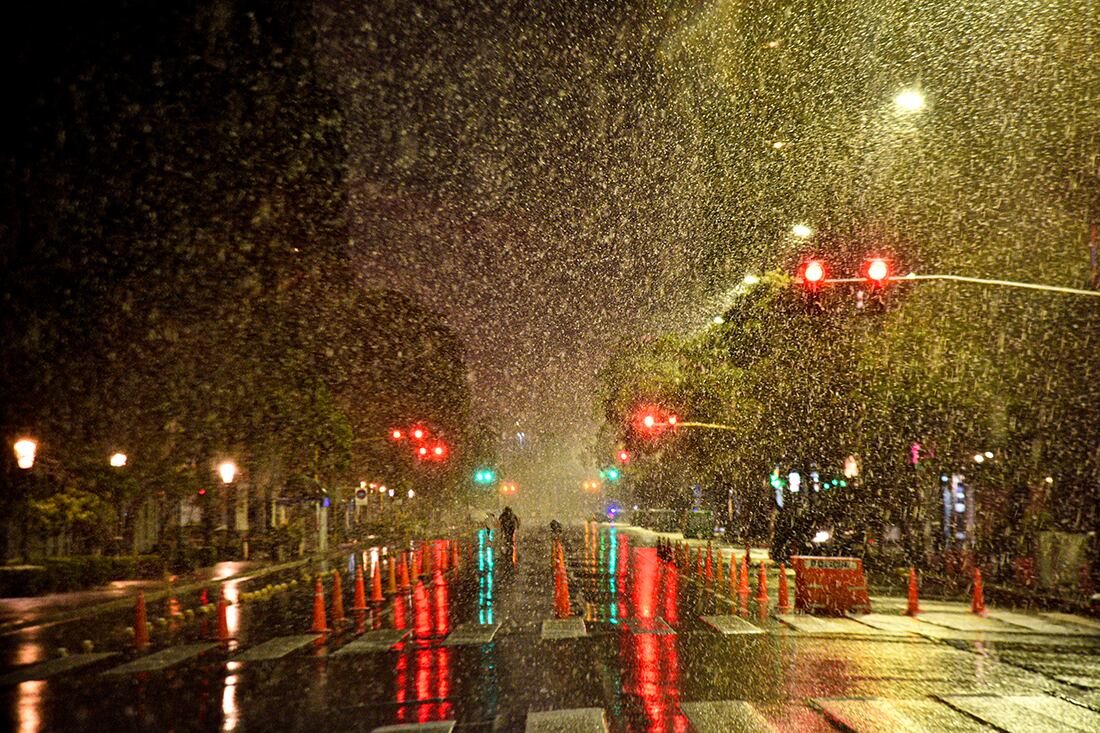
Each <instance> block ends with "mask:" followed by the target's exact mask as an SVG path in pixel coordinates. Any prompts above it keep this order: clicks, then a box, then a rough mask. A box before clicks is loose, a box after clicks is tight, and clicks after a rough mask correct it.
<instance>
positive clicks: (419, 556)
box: [413, 548, 424, 578]
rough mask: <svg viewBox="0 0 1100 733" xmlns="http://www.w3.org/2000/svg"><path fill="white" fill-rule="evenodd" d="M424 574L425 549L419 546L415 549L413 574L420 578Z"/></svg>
mask: <svg viewBox="0 0 1100 733" xmlns="http://www.w3.org/2000/svg"><path fill="white" fill-rule="evenodd" d="M422 575H424V550H423V548H418V549H416V550H414V551H413V576H415V577H417V578H419V577H420V576H422Z"/></svg>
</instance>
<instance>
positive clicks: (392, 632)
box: [333, 629, 409, 656]
mask: <svg viewBox="0 0 1100 733" xmlns="http://www.w3.org/2000/svg"><path fill="white" fill-rule="evenodd" d="M408 635H409V630H408V629H374V630H372V631H368V632H367V633H365V634H363V635H362V636H360V637H359V638H358V639H356V640H355V641H353V642H351V643H350V644H346V645H344V646H342V647H340V648H339V649H337V650H336V651H335V652H333V656H342V655H344V654H366V653H368V652H384V651H386V650H388V649H391V648H393V646H394V645H395V644H397V643H398V642H400V641H401V640H402V639H404V638H405V637H406V636H408Z"/></svg>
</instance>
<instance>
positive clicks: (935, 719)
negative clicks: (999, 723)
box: [811, 698, 989, 733]
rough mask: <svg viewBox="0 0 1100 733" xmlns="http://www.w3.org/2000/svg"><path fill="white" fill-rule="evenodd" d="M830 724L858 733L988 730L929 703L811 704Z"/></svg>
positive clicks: (865, 701) (880, 700) (867, 701)
mask: <svg viewBox="0 0 1100 733" xmlns="http://www.w3.org/2000/svg"><path fill="white" fill-rule="evenodd" d="M811 702H812V703H813V705H814V706H815V707H817V708H818V709H819V710H821V711H822V712H823V713H824V714H825V716H826V717H827V718H829V720H831V721H832V722H834V723H836V724H838V725H840V726H841V727H843V728H844V729H845V730H851V731H854V732H855V733H898V732H901V733H941V731H947V730H949V731H952V733H955V732H956V731H959V732H960V733H968V732H971V731H972V732H973V733H981V732H982V731H989V728H988V727H987V726H985V725H982V724H981V723H979V722H977V721H976V720H974V719H972V718H970V717H968V716H966V715H964V714H962V713H960V712H958V711H956V710H952V709H951V708H949V707H947V706H946V705H943V704H942V703H940V702H937V701H935V700H929V699H919V700H888V699H883V698H869V699H864V698H859V699H855V698H853V699H848V698H818V699H815V700H812V701H811Z"/></svg>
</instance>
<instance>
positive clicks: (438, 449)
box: [432, 445, 447, 458]
mask: <svg viewBox="0 0 1100 733" xmlns="http://www.w3.org/2000/svg"><path fill="white" fill-rule="evenodd" d="M432 455H434V456H435V457H436V458H442V457H443V456H445V455H447V446H445V445H437V446H435V447H434V448H432Z"/></svg>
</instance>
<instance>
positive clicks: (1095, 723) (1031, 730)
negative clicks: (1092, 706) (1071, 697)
mask: <svg viewBox="0 0 1100 733" xmlns="http://www.w3.org/2000/svg"><path fill="white" fill-rule="evenodd" d="M938 697H939V698H940V699H941V700H943V701H944V702H946V703H947V704H948V705H950V706H951V707H953V708H956V709H958V710H961V711H963V712H965V713H968V714H970V715H973V716H974V717H976V718H978V719H980V720H982V721H984V722H986V723H989V724H990V725H993V726H996V727H998V728H1001V729H1002V730H1006V731H1009V733H1046V732H1047V731H1050V733H1055V732H1058V733H1061V732H1062V731H1067V730H1080V731H1097V730H1100V713H1096V712H1093V711H1092V710H1089V709H1088V708H1085V707H1081V706H1080V705H1075V704H1073V703H1071V702H1069V701H1068V700H1062V699H1060V698H1057V697H1051V696H1050V695H1012V696H1002V695H940V696H938Z"/></svg>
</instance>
